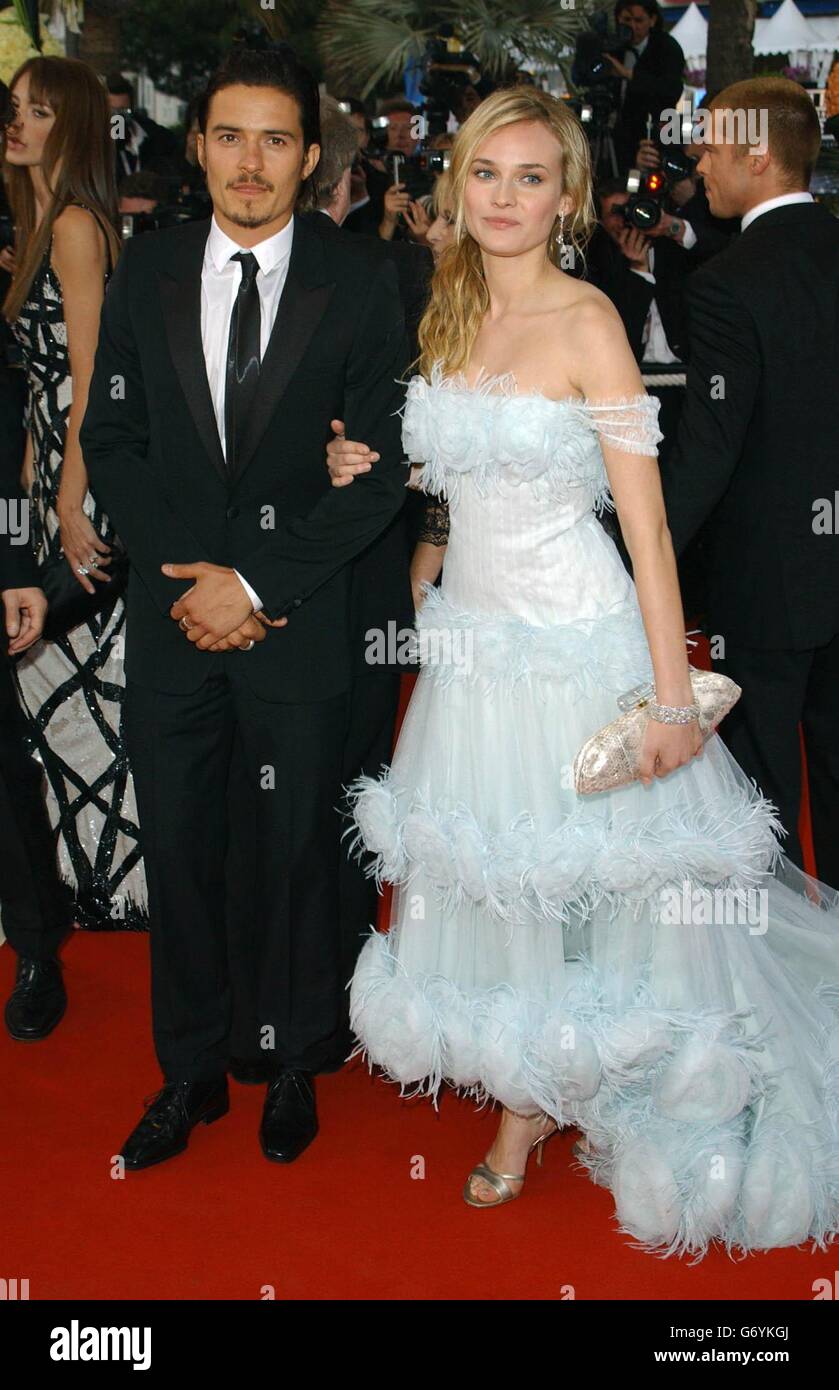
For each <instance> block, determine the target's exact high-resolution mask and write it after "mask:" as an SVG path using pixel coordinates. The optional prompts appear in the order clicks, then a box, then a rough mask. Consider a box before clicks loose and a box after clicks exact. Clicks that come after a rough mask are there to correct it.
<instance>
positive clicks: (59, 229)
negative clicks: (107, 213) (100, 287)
mask: <svg viewBox="0 0 839 1390" xmlns="http://www.w3.org/2000/svg"><path fill="white" fill-rule="evenodd" d="M52 232H53V245H54V249H55V250H56V251H57V252H58V254H59V256H61V255H62V254H64V255H70V256H77V255H88V256H89V255H94V256H96V255H104V253H105V234H104V232H103V231H102V228H101V226H100V225H99V220H98V218H97V217H96V214H95V213H94V212H91V210H90V208H83V207H80V206H79V205H78V204H76V203H68V205H67V207H65V208H62V210H61V212H60V213H59V214H58V216H57V217H56V219H55V221H54V223H53V225H52Z"/></svg>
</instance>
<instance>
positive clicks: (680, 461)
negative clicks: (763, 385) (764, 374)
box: [662, 271, 760, 555]
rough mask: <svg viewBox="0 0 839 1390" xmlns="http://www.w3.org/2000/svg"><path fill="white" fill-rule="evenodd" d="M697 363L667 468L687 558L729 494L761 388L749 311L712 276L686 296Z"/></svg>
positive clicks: (668, 498)
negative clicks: (692, 544)
mask: <svg viewBox="0 0 839 1390" xmlns="http://www.w3.org/2000/svg"><path fill="white" fill-rule="evenodd" d="M687 306H688V339H689V343H690V360H689V362H688V370H687V388H686V391H685V402H684V405H683V407H682V414H681V419H680V421H679V430H678V435H677V438H676V446H675V448H674V449H673V450H672V451H671V453H670V457H669V459H668V460H667V462H666V464H665V465H664V466H663V467H662V489H663V492H664V504H665V509H666V512H667V522H668V526H669V528H670V534H671V536H672V538H673V548H674V550H675V552H676V554H677V555H679V554H681V552H682V551H683V550H684V548H685V546H686V545H687V544H688V542H689V541H690V540H691V539H692V538H693V536H694V535H695V534H696V532H697V531H698V530H699V528H700V526H702V524H703V522H705V521H706V520H707V518H708V517H709V516H710V514H711V512H712V511H713V510H714V508H715V507H716V505H717V503H718V502H719V500H720V498H721V497H722V496H723V494H724V493H725V492H726V490H727V488H728V486H729V483H730V482H731V478H732V475H733V473H734V470H735V468H736V467H737V464H738V461H739V459H740V457H741V455H742V451H743V443H744V440H745V437H746V432H747V430H748V428H749V424H750V422H751V419H752V415H753V413H754V407H755V401H756V398H757V393H758V389H759V385H760V351H759V347H758V342H757V337H756V334H755V329H754V324H753V321H752V319H751V316H750V315H749V313H748V310H747V309H746V307H745V306H744V305H742V304H740V303H739V302H738V301H737V300H736V299H735V298H734V297H733V296H732V295H731V294H730V291H728V289H727V288H726V286H725V285H724V284H723V283H721V282H720V281H719V279H718V278H717V277H716V276H714V275H713V274H711V273H709V272H707V271H701V272H698V273H697V274H696V275H695V276H692V277H691V279H690V281H689V283H688V290H687Z"/></svg>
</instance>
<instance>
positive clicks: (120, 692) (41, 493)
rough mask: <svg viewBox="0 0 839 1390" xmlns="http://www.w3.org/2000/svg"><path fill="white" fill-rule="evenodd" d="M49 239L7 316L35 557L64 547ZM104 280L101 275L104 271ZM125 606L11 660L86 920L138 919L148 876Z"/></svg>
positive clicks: (64, 361) (104, 524) (64, 356)
mask: <svg viewBox="0 0 839 1390" xmlns="http://www.w3.org/2000/svg"><path fill="white" fill-rule="evenodd" d="M51 252H52V241H50V244H49V246H48V247H47V249H46V251H45V252H44V258H43V261H42V262H41V265H40V267H39V269H38V271H37V272H36V274H35V277H34V279H33V281H32V285H31V288H30V291H29V295H28V298H27V300H26V302H25V304H24V305H23V307H22V308H21V311H20V314H19V316H18V318H17V319H16V320H15V322H14V324H13V325H12V327H13V331H14V333H15V336H16V338H17V339H18V341H19V343H20V345H21V349H22V355H23V360H24V366H25V369H26V378H27V401H26V412H25V424H26V428H27V430H28V431H29V433H30V435H31V436H32V446H33V453H34V461H33V462H34V476H33V481H32V486H31V491H30V499H31V507H30V516H31V530H32V544H33V547H34V549H35V553H36V555H37V557H38V560H39V561H43V560H44V559H45V558H47V557H48V556H52V555H55V554H60V552H61V542H60V535H59V525H58V515H57V513H56V502H57V500H58V488H59V483H60V481H61V466H62V461H63V456H64V442H65V437H66V432H67V420H68V416H69V412H70V406H71V403H72V399H73V382H72V378H71V375H70V358H69V353H68V349H67V325H66V323H65V321H64V304H63V299H62V294H61V285H60V283H59V281H58V277H57V276H56V274H55V272H54V271H53V269H52V266H51V263H50V256H51ZM106 279H107V277H106ZM84 511H85V513H86V515H87V516H89V517H90V520H91V522H92V524H93V526H94V528H95V530H96V531H97V533H98V534H99V535H100V536H102V538H103V539H104V540H105V541H107V542H110V541H112V540H113V534H114V533H113V529H112V527H111V526H110V523H109V521H108V518H107V517H106V516H105V515H104V513H103V512H102V510H101V508H100V507H99V506H98V505H97V503H96V502H95V500H94V498H93V497H92V495H91V494H90V493H88V494H87V496H86V497H85V500H84ZM124 629H125V605H124V603H123V601H122V599H118V600H117V602H116V605H115V607H114V608H113V609H112V610H111V611H110V612H108V613H105V614H103V615H101V616H94V617H93V618H91V619H90V620H89V621H87V622H84V623H81V624H79V625H78V626H77V627H75V628H73V629H72V631H71V632H69V633H68V634H67V635H66V636H65V637H62V638H59V639H58V640H57V641H53V642H47V641H41V642H37V643H36V644H35V646H34V647H32V648H31V649H30V651H29V652H27V653H26V655H25V656H24V657H23V658H22V659H21V660H20V661H19V662H18V663H17V665H16V668H15V671H16V681H17V686H18V691H19V694H20V698H21V702H22V704H23V708H24V712H25V713H26V715H27V717H28V720H29V728H30V738H31V741H32V748H33V752H34V754H35V756H36V757H37V758H38V759H39V761H40V762H41V763H42V764H43V766H44V770H45V772H46V778H47V806H48V810H49V814H50V819H51V822H52V824H53V827H54V828H56V829H57V832H58V853H59V865H60V869H61V874H62V877H63V878H64V879H65V880H66V881H67V882H68V883H69V884H70V885H71V886H72V889H73V893H74V897H75V902H76V917H77V920H78V921H79V923H80V925H81V926H83V927H88V928H91V929H104V928H125V927H143V926H146V925H147V919H146V911H145V909H146V883H145V873H144V868H143V861H142V855H141V850H140V844H139V835H138V825H137V809H136V802H135V798H134V786H133V782H132V778H131V773H130V770H129V767H128V760H127V756H126V752H125V745H124V743H123V739H122V733H121V728H122V710H123V700H124V695H125V675H124V665H123V661H124V651H125V636H124Z"/></svg>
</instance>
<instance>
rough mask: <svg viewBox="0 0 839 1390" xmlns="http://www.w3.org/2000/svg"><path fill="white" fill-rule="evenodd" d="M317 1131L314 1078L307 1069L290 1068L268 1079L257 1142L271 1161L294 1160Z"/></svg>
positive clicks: (286, 1161)
mask: <svg viewBox="0 0 839 1390" xmlns="http://www.w3.org/2000/svg"><path fill="white" fill-rule="evenodd" d="M317 1132H318V1117H317V1110H316V1109H315V1081H314V1077H313V1076H312V1073H311V1072H310V1071H296V1070H294V1069H290V1070H288V1071H283V1072H280V1075H279V1076H278V1077H276V1078H275V1080H274V1081H272V1082H271V1085H270V1086H269V1087H268V1094H267V1096H266V1097H265V1108H264V1110H263V1112H262V1124H261V1125H260V1127H259V1142H260V1144H261V1145H262V1152H263V1153H264V1155H265V1157H266V1158H270V1159H271V1161H272V1163H293V1162H294V1160H295V1158H298V1157H299V1156H300V1154H302V1152H303V1150H304V1149H305V1148H308V1146H309V1144H311V1142H312V1140H313V1139H314V1137H315V1135H316V1134H317Z"/></svg>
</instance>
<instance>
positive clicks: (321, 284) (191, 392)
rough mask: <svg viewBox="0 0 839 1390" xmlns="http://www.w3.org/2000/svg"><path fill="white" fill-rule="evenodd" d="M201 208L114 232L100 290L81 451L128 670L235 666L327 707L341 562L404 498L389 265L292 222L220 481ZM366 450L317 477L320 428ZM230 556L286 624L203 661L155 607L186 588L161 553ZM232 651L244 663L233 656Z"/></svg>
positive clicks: (340, 673) (345, 588)
mask: <svg viewBox="0 0 839 1390" xmlns="http://www.w3.org/2000/svg"><path fill="white" fill-rule="evenodd" d="M209 227H210V222H209V220H207V221H204V222H192V223H186V224H184V225H181V226H179V227H173V228H168V229H166V230H165V231H160V232H153V233H146V234H144V235H143V236H141V237H137V238H132V239H131V241H129V243H128V244H127V246H126V247H125V248H124V250H123V252H122V254H121V256H120V259H119V262H118V264H117V268H116V271H115V273H114V275H113V277H112V279H111V281H110V284H109V286H108V291H107V294H106V296H105V303H104V305H103V309H102V319H101V326H100V334H99V344H98V347H97V352H96V360H95V364H94V371H93V378H92V381H91V387H90V397H89V403H88V407H87V411H86V414H85V418H84V422H83V424H82V429H81V445H82V450H83V453H84V458H85V463H86V465H87V468H88V470H89V474H90V480H91V485H92V487H93V489H94V491H95V492H96V493H97V495H98V497H99V499H100V500H101V502H102V505H103V506H104V508H105V509H106V511H107V512H108V514H109V516H110V517H111V519H112V521H113V523H114V525H115V527H116V530H117V532H118V534H119V535H120V537H121V539H122V541H123V543H124V544H125V546H126V548H127V550H128V554H129V558H130V560H131V564H132V569H131V575H130V579H129V587H128V616H127V637H126V672H127V675H128V676H129V677H130V679H132V680H133V681H136V682H138V683H140V684H143V685H146V686H151V687H153V688H155V689H158V690H161V691H169V692H172V693H177V692H183V693H186V692H189V691H192V690H195V689H197V688H198V687H199V686H200V685H201V684H202V683H203V682H204V681H205V680H206V679H207V678H208V676H209V675H210V674H213V673H216V672H218V671H224V670H226V669H227V670H229V666H230V663H231V661H232V660H234V659H238V665H237V675H238V674H239V673H240V672H242V673H244V676H245V678H246V679H247V680H248V682H249V684H250V685H251V687H252V689H253V690H254V691H255V693H257V694H258V695H259V696H260V697H261V698H263V699H266V700H278V701H304V700H320V699H327V698H329V697H330V696H332V695H335V694H339V693H341V692H342V691H343V690H345V689H346V688H347V686H348V684H349V678H350V656H351V653H350V634H349V627H348V602H349V586H350V578H351V566H350V561H352V560H353V558H354V557H355V556H356V555H358V554H360V553H361V551H363V550H364V549H365V548H366V546H368V545H369V544H370V542H371V541H372V540H373V539H375V537H376V536H377V535H378V534H379V532H380V531H382V530H384V528H385V527H386V526H387V525H388V523H389V522H390V520H391V519H392V517H393V516H394V515H395V514H396V513H397V512H398V510H399V508H400V507H401V506H402V505H403V502H404V497H405V486H404V484H405V480H406V477H407V467H406V465H405V464H404V462H403V456H402V444H401V429H400V427H401V420H400V416H399V413H398V412H399V410H400V408H401V406H402V403H403V400H404V386H403V384H402V380H401V379H402V378H403V376H404V372H405V368H406V366H407V342H406V335H405V326H404V317H403V313H402V308H401V304H400V299H399V290H398V286H397V280H396V273H395V271H394V269H393V266H392V264H391V262H390V261H388V260H382V258H381V257H380V256H379V255H377V254H375V253H374V252H371V250H370V249H369V248H368V246H367V245H366V244H365V242H364V241H362V240H361V239H360V238H359V239H355V238H349V237H348V238H347V239H346V241H344V240H341V241H337V240H336V241H334V242H333V241H332V240H327V239H326V238H325V237H322V236H319V235H318V234H317V233H316V232H315V231H314V230H313V228H312V227H311V225H310V223H309V222H308V221H307V219H306V218H304V217H295V220H294V233H293V241H292V249H291V257H290V261H289V268H288V274H287V279H286V283H285V285H284V288H283V293H282V297H281V299H280V304H279V307H278V310H277V316H276V319H275V322H274V326H273V330H272V334H271V338H270V341H269V343H268V346H267V348H266V351H265V355H264V357H263V359H262V365H261V370H260V384H259V390H258V394H257V398H256V404H255V407H254V410H253V413H252V415H251V418H250V422H249V428H248V431H247V433H246V435H245V438H244V440H243V445H242V448H241V450H240V452H239V457H238V460H237V464H238V467H237V471H236V473H235V475H234V476H232V477H231V476H230V475H229V474H228V471H227V468H226V465H225V461H224V457H223V453H222V449H221V444H220V441H219V437H218V430H217V427H216V421H215V415H214V412H213V405H212V400H211V396H210V388H209V384H208V381H207V374H206V368H205V363H204V354H203V349H202V343H201V312H200V311H201V267H202V262H203V257H204V247H205V242H206V239H207V234H208V231H209ZM335 416H338V417H340V418H341V419H343V420H345V421H346V425H347V431H348V438H355V439H363V440H366V441H367V442H368V443H369V444H370V446H371V447H372V448H373V449H375V450H377V451H378V452H379V453H380V454H381V459H380V461H379V462H378V463H376V464H375V465H374V467H373V468H372V470H371V471H370V473H368V474H364V475H363V476H361V477H359V478H357V479H356V480H355V482H354V483H353V485H352V487H347V488H333V487H331V486H330V482H329V474H328V471H327V469H326V466H325V463H326V452H325V451H326V445H327V443H328V441H329V439H330V438H331V431H330V427H329V422H330V420H331V419H333V417H335ZM194 560H207V561H210V562H212V563H214V564H219V565H230V566H232V567H233V568H235V569H237V570H239V571H240V573H242V574H243V575H244V576H245V578H246V579H247V580H248V582H249V583H250V584H251V585H252V586H253V587H254V589H255V590H256V592H257V593H258V594H259V596H260V598H261V600H262V603H263V608H264V610H265V612H266V613H267V615H268V616H269V617H271V618H276V617H280V616H283V615H286V614H287V615H289V622H288V625H287V626H286V627H284V628H277V629H274V630H272V631H270V632H269V633H268V636H267V637H266V639H265V641H263V642H260V643H257V645H256V646H255V647H254V648H253V649H252V650H251V651H250V652H247V653H243V652H238V651H234V652H230V653H224V654H222V653H217V654H211V653H208V652H200V651H198V650H196V649H195V648H194V647H193V646H192V644H191V643H189V642H188V641H187V640H186V639H185V637H184V634H183V632H181V631H180V630H179V628H178V625H177V624H176V623H175V622H174V621H173V620H172V618H171V617H170V616H169V609H170V607H171V605H172V603H173V602H174V601H175V599H176V598H178V597H179V596H180V594H182V593H184V592H185V591H186V589H187V588H188V587H190V586H189V584H188V583H186V582H184V581H183V580H179V581H173V580H170V579H167V578H166V577H165V575H163V574H162V573H161V569H160V567H161V565H162V564H163V563H164V562H166V561H177V562H189V561H194ZM245 662H247V666H245Z"/></svg>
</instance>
